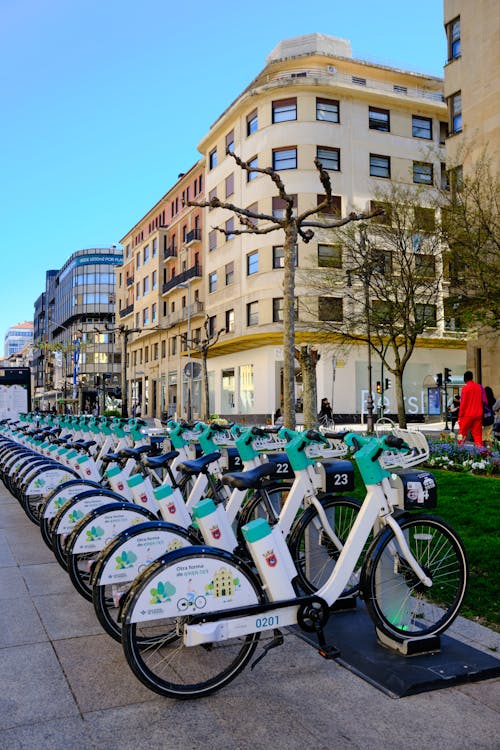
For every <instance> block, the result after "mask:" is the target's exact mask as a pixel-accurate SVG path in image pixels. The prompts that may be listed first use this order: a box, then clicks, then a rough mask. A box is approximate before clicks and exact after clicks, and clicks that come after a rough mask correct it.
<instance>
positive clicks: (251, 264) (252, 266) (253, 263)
mask: <svg viewBox="0 0 500 750" xmlns="http://www.w3.org/2000/svg"><path fill="white" fill-rule="evenodd" d="M258 270H259V251H258V250H255V251H254V252H253V253H248V255H247V276H251V275H252V274H253V273H257V271H258Z"/></svg>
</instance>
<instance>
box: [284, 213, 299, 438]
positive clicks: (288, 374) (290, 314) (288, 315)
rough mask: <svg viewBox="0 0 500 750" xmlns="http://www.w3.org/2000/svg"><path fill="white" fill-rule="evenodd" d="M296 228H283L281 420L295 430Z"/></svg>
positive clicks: (293, 223) (293, 224) (294, 226)
mask: <svg viewBox="0 0 500 750" xmlns="http://www.w3.org/2000/svg"><path fill="white" fill-rule="evenodd" d="M296 244H297V227H296V225H295V222H291V223H290V224H289V225H287V226H286V227H285V243H284V247H283V254H284V273H283V418H284V425H285V427H288V428H289V429H290V430H294V429H295V295H294V290H295V245H296Z"/></svg>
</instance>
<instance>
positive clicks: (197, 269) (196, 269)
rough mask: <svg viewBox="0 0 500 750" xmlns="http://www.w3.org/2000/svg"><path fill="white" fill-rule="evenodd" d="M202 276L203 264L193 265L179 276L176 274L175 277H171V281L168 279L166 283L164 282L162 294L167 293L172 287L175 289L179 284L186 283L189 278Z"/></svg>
mask: <svg viewBox="0 0 500 750" xmlns="http://www.w3.org/2000/svg"><path fill="white" fill-rule="evenodd" d="M200 276H201V265H199V264H197V265H195V266H193V267H192V268H188V269H187V271H183V272H182V273H180V274H178V275H177V276H174V277H173V279H170V281H167V283H166V284H163V285H162V288H161V291H162V294H166V293H167V292H169V291H170V290H171V289H174V288H175V287H176V286H179V284H184V283H185V282H186V281H189V279H194V278H198V277H200Z"/></svg>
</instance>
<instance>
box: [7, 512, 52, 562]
mask: <svg viewBox="0 0 500 750" xmlns="http://www.w3.org/2000/svg"><path fill="white" fill-rule="evenodd" d="M5 534H6V539H7V544H8V545H9V547H10V550H11V552H12V556H13V557H14V560H15V561H16V562H17V563H18V564H19V565H21V564H23V565H35V564H38V563H49V562H54V554H53V553H52V552H51V550H50V549H49V548H48V547H47V545H46V544H44V542H43V540H42V538H41V536H40V529H39V528H38V526H35V525H34V524H33V523H31V521H29V520H28V519H26V523H25V524H24V525H23V526H14V527H12V528H9V529H6V530H5Z"/></svg>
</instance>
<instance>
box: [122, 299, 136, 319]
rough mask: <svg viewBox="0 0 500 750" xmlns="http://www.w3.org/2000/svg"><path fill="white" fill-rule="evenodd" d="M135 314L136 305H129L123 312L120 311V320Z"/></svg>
mask: <svg viewBox="0 0 500 750" xmlns="http://www.w3.org/2000/svg"><path fill="white" fill-rule="evenodd" d="M133 312H134V303H132V304H131V305H127V307H124V308H123V310H120V318H121V319H123V318H126V317H127V315H132V313H133Z"/></svg>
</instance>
